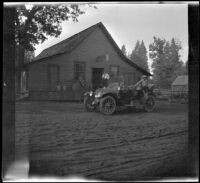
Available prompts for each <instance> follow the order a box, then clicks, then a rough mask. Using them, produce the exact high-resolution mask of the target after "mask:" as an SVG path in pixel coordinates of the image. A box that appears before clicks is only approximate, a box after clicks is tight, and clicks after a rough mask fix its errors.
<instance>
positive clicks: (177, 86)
mask: <svg viewBox="0 0 200 183" xmlns="http://www.w3.org/2000/svg"><path fill="white" fill-rule="evenodd" d="M171 89H172V92H173V93H187V92H188V76H187V75H181V76H178V77H177V78H176V79H175V80H174V82H173V83H172V88H171Z"/></svg>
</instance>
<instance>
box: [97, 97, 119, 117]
mask: <svg viewBox="0 0 200 183" xmlns="http://www.w3.org/2000/svg"><path fill="white" fill-rule="evenodd" d="M107 99H111V100H113V103H114V108H113V110H112V111H111V112H109V113H107V112H106V111H105V110H104V107H103V104H104V102H105V100H107ZM116 107H117V105H116V101H115V98H114V97H112V96H110V95H108V96H105V97H104V98H102V99H101V100H100V104H99V110H100V112H101V113H102V114H104V115H112V114H113V113H114V112H115V111H116Z"/></svg>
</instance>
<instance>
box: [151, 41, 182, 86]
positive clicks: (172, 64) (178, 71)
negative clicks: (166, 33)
mask: <svg viewBox="0 0 200 183" xmlns="http://www.w3.org/2000/svg"><path fill="white" fill-rule="evenodd" d="M181 48H182V47H181V44H180V43H179V42H177V41H176V40H175V39H174V38H172V39H171V41H166V40H164V39H160V38H156V37H154V42H153V43H152V44H150V45H149V51H150V54H149V56H150V58H151V59H152V60H153V63H152V68H153V79H154V82H155V83H156V84H157V85H158V86H160V87H162V88H170V87H171V83H172V82H173V81H174V80H175V78H176V77H177V76H178V75H182V74H184V72H185V71H184V70H185V69H184V67H183V62H182V61H181V59H180V54H179V51H180V50H181Z"/></svg>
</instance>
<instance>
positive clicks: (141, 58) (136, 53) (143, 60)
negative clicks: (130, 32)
mask: <svg viewBox="0 0 200 183" xmlns="http://www.w3.org/2000/svg"><path fill="white" fill-rule="evenodd" d="M130 59H131V60H132V61H133V62H135V63H136V64H137V65H138V66H140V67H142V68H143V69H145V70H146V71H149V67H148V57H147V49H146V47H145V44H144V41H143V40H142V41H141V43H140V42H139V41H137V42H136V45H135V48H134V50H133V51H132V53H131V55H130Z"/></svg>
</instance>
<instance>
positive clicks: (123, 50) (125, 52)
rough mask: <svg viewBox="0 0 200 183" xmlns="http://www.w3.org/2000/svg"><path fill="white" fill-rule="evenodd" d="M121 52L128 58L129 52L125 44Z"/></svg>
mask: <svg viewBox="0 0 200 183" xmlns="http://www.w3.org/2000/svg"><path fill="white" fill-rule="evenodd" d="M121 51H122V53H123V54H124V56H127V50H126V46H125V45H124V44H123V45H122V48H121Z"/></svg>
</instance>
